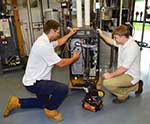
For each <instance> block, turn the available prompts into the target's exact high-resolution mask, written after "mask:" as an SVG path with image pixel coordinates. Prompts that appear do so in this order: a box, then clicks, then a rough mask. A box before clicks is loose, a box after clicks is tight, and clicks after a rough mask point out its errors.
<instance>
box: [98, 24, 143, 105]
mask: <svg viewBox="0 0 150 124" xmlns="http://www.w3.org/2000/svg"><path fill="white" fill-rule="evenodd" d="M97 31H98V32H99V34H100V37H101V38H102V39H104V41H105V42H107V43H108V44H110V45H114V46H116V47H118V67H117V69H116V70H115V71H113V72H111V73H109V72H106V73H104V74H103V76H102V77H103V78H104V80H103V86H104V87H105V88H106V89H107V90H108V91H109V92H110V93H112V94H114V95H115V96H116V98H115V99H114V100H113V101H112V102H113V103H116V104H118V103H122V102H124V101H125V100H127V99H128V98H129V92H131V91H135V94H136V95H140V94H141V93H142V91H143V82H142V81H141V80H140V59H141V54H140V49H139V46H138V45H137V43H136V42H135V41H134V39H133V38H132V37H131V36H130V31H129V29H128V26H126V25H120V26H119V27H117V28H116V29H115V30H114V31H113V32H112V37H113V39H112V38H111V37H108V36H106V35H105V34H104V33H103V31H102V30H101V29H98V30H97Z"/></svg>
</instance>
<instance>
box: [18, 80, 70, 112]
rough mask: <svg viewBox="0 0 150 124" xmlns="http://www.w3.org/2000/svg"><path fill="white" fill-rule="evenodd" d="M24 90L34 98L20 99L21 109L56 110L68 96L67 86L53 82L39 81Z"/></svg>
mask: <svg viewBox="0 0 150 124" xmlns="http://www.w3.org/2000/svg"><path fill="white" fill-rule="evenodd" d="M26 89H27V90H28V91H30V92H32V93H35V94H36V96H37V97H36V98H20V99H19V102H20V105H21V108H47V109H49V110H54V109H57V108H58V107H59V106H60V104H61V103H62V101H63V100H64V99H65V97H66V96H67V94H68V86H67V85H65V84H62V83H59V82H57V81H53V80H40V81H36V83H35V84H34V85H32V86H26Z"/></svg>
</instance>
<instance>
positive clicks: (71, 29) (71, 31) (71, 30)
mask: <svg viewBox="0 0 150 124" xmlns="http://www.w3.org/2000/svg"><path fill="white" fill-rule="evenodd" d="M68 29H69V30H70V32H69V33H70V34H71V35H73V34H75V33H76V32H77V31H78V30H79V28H70V27H69V28H68Z"/></svg>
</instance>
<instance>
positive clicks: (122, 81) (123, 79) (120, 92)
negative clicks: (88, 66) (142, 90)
mask: <svg viewBox="0 0 150 124" xmlns="http://www.w3.org/2000/svg"><path fill="white" fill-rule="evenodd" d="M132 80H133V78H132V77H131V76H130V75H128V74H123V75H120V76H117V77H114V78H111V79H106V80H103V86H104V87H105V88H106V89H107V90H108V91H109V92H110V93H112V94H114V95H116V96H117V98H118V99H120V100H123V99H126V98H127V97H128V93H129V92H131V91H137V89H138V83H136V84H135V85H133V84H132V83H131V81H132Z"/></svg>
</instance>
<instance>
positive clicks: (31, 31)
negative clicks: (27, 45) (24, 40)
mask: <svg viewBox="0 0 150 124" xmlns="http://www.w3.org/2000/svg"><path fill="white" fill-rule="evenodd" d="M27 11H28V20H29V32H30V39H31V44H33V42H34V40H35V37H34V31H33V25H32V13H31V6H30V0H27Z"/></svg>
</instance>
